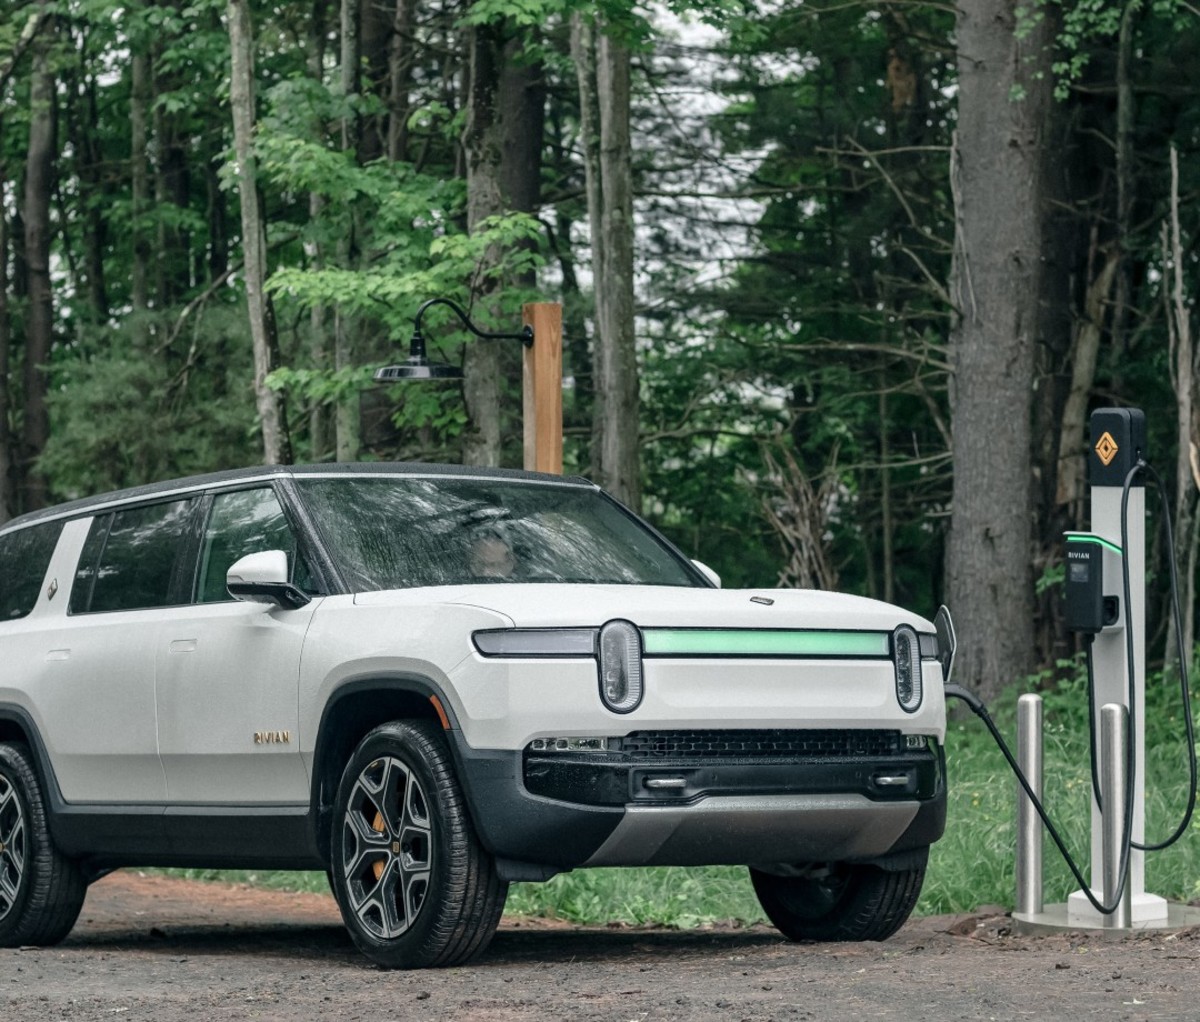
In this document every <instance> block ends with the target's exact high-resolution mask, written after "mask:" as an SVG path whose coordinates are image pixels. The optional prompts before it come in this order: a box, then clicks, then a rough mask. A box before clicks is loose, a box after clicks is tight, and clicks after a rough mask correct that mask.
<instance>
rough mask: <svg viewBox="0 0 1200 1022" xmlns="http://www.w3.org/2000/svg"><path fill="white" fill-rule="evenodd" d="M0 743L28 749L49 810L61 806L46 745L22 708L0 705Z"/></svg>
mask: <svg viewBox="0 0 1200 1022" xmlns="http://www.w3.org/2000/svg"><path fill="white" fill-rule="evenodd" d="M0 742H24V743H25V745H27V746H28V747H29V749H30V751H31V752H32V754H33V759H34V763H35V765H36V767H37V773H38V780H40V781H41V782H42V785H43V787H44V788H45V789H46V790H45V795H46V798H47V801H48V802H49V803H50V805H49V808H51V809H56V808H58V807H59V806H61V805H62V804H63V797H62V791H61V790H60V789H59V787H58V779H57V777H55V775H54V767H53V766H52V765H51V763H50V754H49V753H48V752H47V751H46V743H45V742H44V741H42V733H41V731H39V730H38V726H37V724H36V723H35V722H34V719H33V716H32V715H31V714H30V713H29V711H28V710H26V709H25V708H24V707H23V706H18V705H16V704H15V703H0ZM52 815H56V814H52Z"/></svg>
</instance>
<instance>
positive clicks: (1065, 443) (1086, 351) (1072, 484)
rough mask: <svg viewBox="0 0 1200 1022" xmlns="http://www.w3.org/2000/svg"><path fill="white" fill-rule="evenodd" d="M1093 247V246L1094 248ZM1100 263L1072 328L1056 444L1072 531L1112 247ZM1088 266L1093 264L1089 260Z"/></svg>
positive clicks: (1078, 512) (1081, 493)
mask: <svg viewBox="0 0 1200 1022" xmlns="http://www.w3.org/2000/svg"><path fill="white" fill-rule="evenodd" d="M1093 247H1094V246H1093ZM1096 254H1097V255H1098V256H1099V257H1100V258H1101V259H1102V260H1103V262H1102V263H1101V265H1100V268H1099V269H1098V270H1097V271H1096V273H1095V276H1094V277H1093V278H1092V279H1091V280H1089V281H1088V285H1087V292H1086V294H1085V296H1084V304H1083V315H1082V316H1081V317H1080V318H1079V320H1078V322H1077V323H1076V326H1075V338H1074V343H1073V344H1072V345H1071V390H1070V392H1069V393H1068V394H1067V403H1066V405H1065V407H1064V408H1063V414H1062V428H1061V431H1060V433H1059V440H1058V492H1057V497H1056V500H1057V503H1058V504H1060V505H1067V506H1068V507H1069V509H1070V512H1069V513H1070V518H1071V521H1072V523H1073V525H1074V527H1075V528H1079V527H1081V525H1082V522H1083V500H1084V497H1085V495H1086V489H1087V487H1086V486H1085V485H1084V483H1085V480H1084V476H1085V472H1084V469H1085V467H1086V465H1087V460H1086V455H1087V443H1086V442H1087V414H1088V401H1089V399H1090V398H1091V396H1092V384H1093V383H1094V382H1095V379H1096V360H1097V358H1098V356H1099V354H1100V338H1101V336H1102V334H1103V332H1104V310H1105V308H1106V307H1107V306H1108V299H1109V294H1110V293H1111V291H1112V286H1113V278H1114V277H1115V276H1116V272H1117V267H1118V265H1119V261H1120V259H1119V252H1118V251H1117V248H1116V247H1115V246H1112V247H1110V248H1109V249H1108V250H1107V251H1103V252H1101V251H1097V252H1096ZM1088 262H1089V264H1091V263H1093V262H1094V260H1088Z"/></svg>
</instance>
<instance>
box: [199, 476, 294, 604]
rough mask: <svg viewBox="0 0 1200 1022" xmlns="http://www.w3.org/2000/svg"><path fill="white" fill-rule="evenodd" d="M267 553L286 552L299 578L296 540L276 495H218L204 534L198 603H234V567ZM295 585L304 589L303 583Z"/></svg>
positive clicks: (266, 489) (264, 491)
mask: <svg viewBox="0 0 1200 1022" xmlns="http://www.w3.org/2000/svg"><path fill="white" fill-rule="evenodd" d="M263 550H282V551H283V552H284V553H286V554H287V555H288V565H289V567H290V568H291V570H292V572H293V575H295V574H296V571H297V569H296V537H295V536H294V534H293V533H292V529H291V527H290V526H289V525H288V522H287V518H286V517H284V513H283V508H282V507H280V505H279V500H278V498H277V497H276V496H275V493H274V491H273V490H272V489H271V488H270V487H260V488H258V489H253V490H236V491H234V492H233V493H219V494H217V496H216V497H214V498H213V505H212V512H211V513H210V514H209V516H208V528H207V529H205V530H204V546H203V548H202V549H201V551H200V573H199V576H198V578H197V580H196V602H197V603H216V602H219V601H222V600H231V599H233V597H231V596H230V595H229V593H228V591H227V590H226V588H225V576H226V574H227V572H228V571H229V569H230V567H231V566H232V565H233V563H234V562H235V561H238V560H240V559H241V558H243V557H245V556H246V554H254V553H260V552H261V551H263ZM301 573H302V572H301ZM294 581H296V583H297V585H303V579H299V580H297V579H294Z"/></svg>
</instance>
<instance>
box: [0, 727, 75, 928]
mask: <svg viewBox="0 0 1200 1022" xmlns="http://www.w3.org/2000/svg"><path fill="white" fill-rule="evenodd" d="M86 894H87V883H86V881H85V880H84V876H83V873H82V871H81V870H80V868H79V866H78V864H77V863H75V862H74V861H73V860H71V859H68V858H67V857H66V856H65V855H63V854H62V853H61V852H59V850H58V849H57V848H55V847H54V842H53V841H52V840H51V838H50V829H49V827H48V826H47V821H46V806H45V802H44V801H43V799H42V789H41V785H40V784H39V783H38V777H37V774H36V773H35V772H34V769H33V763H32V760H31V758H30V755H29V749H28V747H27V746H25V745H23V744H20V743H17V742H0V947H21V946H26V945H33V946H39V947H44V946H46V945H49V944H57V943H58V942H59V941H60V940H62V939H63V938H64V937H65V936H66V935H67V934H68V933H70V932H71V927H72V926H74V925H75V920H76V919H78V918H79V910H80V909H81V908H82V907H83V899H84V896H85V895H86Z"/></svg>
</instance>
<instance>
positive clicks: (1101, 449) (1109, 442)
mask: <svg viewBox="0 0 1200 1022" xmlns="http://www.w3.org/2000/svg"><path fill="white" fill-rule="evenodd" d="M1119 450H1120V448H1119V447H1118V446H1117V442H1116V441H1115V440H1114V439H1113V436H1112V434H1111V433H1109V432H1108V430H1105V431H1104V434H1103V435H1102V436H1101V437H1100V439H1099V440H1097V441H1096V457H1098V458H1099V459H1100V464H1101V465H1103V466H1104V467H1105V468H1108V466H1109V465H1111V464H1112V460H1113V458H1115V457H1116V456H1117V451H1119Z"/></svg>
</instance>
